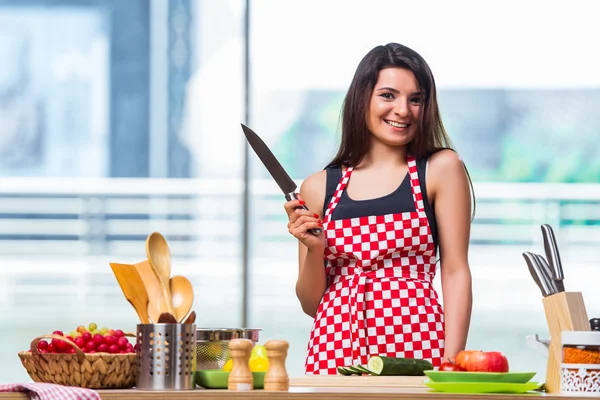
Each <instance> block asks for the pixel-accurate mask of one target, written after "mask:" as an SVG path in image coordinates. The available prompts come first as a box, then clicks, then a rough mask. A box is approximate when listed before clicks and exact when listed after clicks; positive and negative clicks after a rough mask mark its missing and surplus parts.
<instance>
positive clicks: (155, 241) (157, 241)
mask: <svg viewBox="0 0 600 400" xmlns="http://www.w3.org/2000/svg"><path fill="white" fill-rule="evenodd" d="M146 255H147V256H148V261H149V262H150V265H151V266H152V269H153V270H154V271H155V273H156V275H157V276H158V278H159V279H160V281H161V284H162V286H163V287H162V288H161V292H162V293H163V297H164V302H163V304H162V306H163V308H161V309H160V312H161V313H164V312H168V313H170V314H171V315H175V312H174V311H173V305H172V304H171V291H170V290H169V278H170V277H171V251H170V250H169V245H168V244H167V241H166V240H165V238H164V237H163V235H161V234H160V233H158V232H153V233H151V234H150V235H149V236H148V238H147V239H146Z"/></svg>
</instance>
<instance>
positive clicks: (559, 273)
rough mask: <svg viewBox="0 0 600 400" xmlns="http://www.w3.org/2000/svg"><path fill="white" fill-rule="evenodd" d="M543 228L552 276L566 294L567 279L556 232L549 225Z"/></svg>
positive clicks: (544, 225) (545, 248)
mask: <svg viewBox="0 0 600 400" xmlns="http://www.w3.org/2000/svg"><path fill="white" fill-rule="evenodd" d="M541 228H542V237H543V238H544V250H545V252H546V257H547V258H548V263H549V264H550V266H551V267H552V275H553V277H554V280H555V281H556V282H557V287H558V290H560V291H562V292H564V290H565V288H564V284H563V279H565V277H564V274H563V269H562V261H561V260H560V253H559V251H558V245H557V243H556V236H555V235H554V230H553V229H552V227H551V226H550V225H548V224H543V225H542V226H541ZM561 288H562V290H561Z"/></svg>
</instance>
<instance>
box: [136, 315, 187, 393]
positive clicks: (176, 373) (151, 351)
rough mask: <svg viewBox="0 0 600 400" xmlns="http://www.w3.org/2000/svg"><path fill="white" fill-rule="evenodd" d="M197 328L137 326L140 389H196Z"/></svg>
mask: <svg viewBox="0 0 600 400" xmlns="http://www.w3.org/2000/svg"><path fill="white" fill-rule="evenodd" d="M195 333H196V325H193V324H138V326H137V335H136V353H137V362H138V368H139V371H138V375H137V379H136V387H137V389H143V390H190V389H194V387H195V385H194V363H195V356H196V336H195Z"/></svg>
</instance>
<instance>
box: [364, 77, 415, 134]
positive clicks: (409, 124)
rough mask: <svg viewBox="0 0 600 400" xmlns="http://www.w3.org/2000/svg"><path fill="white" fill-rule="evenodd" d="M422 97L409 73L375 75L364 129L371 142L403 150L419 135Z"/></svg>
mask: <svg viewBox="0 0 600 400" xmlns="http://www.w3.org/2000/svg"><path fill="white" fill-rule="evenodd" d="M423 97H424V96H423V95H422V93H421V92H420V91H419V86H418V85H417V80H416V79H415V76H414V74H413V73H412V72H411V71H410V70H408V69H404V68H395V67H394V68H385V69H382V70H381V71H379V75H378V78H377V83H376V84H375V88H374V90H373V94H372V96H371V102H370V105H369V110H368V113H367V128H368V129H369V131H370V132H371V133H372V134H373V136H374V139H376V140H379V141H381V142H382V143H384V144H387V145H389V146H404V145H406V144H408V143H409V142H410V141H411V140H413V138H414V137H415V136H416V135H417V134H418V131H419V116H420V113H421V108H422V99H423Z"/></svg>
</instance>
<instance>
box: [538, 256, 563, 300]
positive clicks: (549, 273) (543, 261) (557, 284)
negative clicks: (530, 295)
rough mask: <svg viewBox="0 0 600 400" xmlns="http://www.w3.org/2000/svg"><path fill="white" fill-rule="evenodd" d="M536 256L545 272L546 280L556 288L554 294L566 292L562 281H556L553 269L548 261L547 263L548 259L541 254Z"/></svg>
mask: <svg viewBox="0 0 600 400" xmlns="http://www.w3.org/2000/svg"><path fill="white" fill-rule="evenodd" d="M534 255H535V257H536V258H537V261H538V263H539V264H540V266H541V268H542V270H543V271H544V275H545V277H546V279H547V280H548V281H549V282H550V284H551V285H552V287H553V288H554V293H558V292H564V291H565V287H564V286H563V285H562V281H557V280H556V279H554V276H553V275H554V274H553V273H552V267H550V265H548V261H546V259H545V258H544V257H543V256H541V255H539V254H534Z"/></svg>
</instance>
